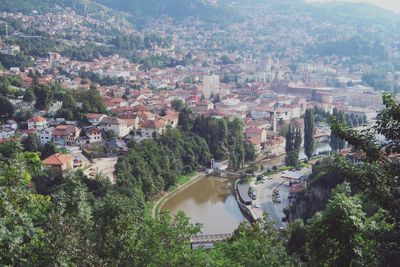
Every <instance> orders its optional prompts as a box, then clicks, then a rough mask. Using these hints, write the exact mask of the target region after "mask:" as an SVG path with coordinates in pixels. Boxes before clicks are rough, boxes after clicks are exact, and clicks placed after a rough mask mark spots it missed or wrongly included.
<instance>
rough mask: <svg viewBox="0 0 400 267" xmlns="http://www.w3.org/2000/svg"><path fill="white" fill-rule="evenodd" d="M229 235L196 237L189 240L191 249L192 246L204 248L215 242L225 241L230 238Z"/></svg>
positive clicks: (230, 235)
mask: <svg viewBox="0 0 400 267" xmlns="http://www.w3.org/2000/svg"><path fill="white" fill-rule="evenodd" d="M232 236H233V233H231V234H214V235H196V236H193V237H192V238H191V239H190V243H191V247H192V248H193V246H205V245H214V244H215V243H216V242H221V241H226V240H227V239H229V238H231V237H232Z"/></svg>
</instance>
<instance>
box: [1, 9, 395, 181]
mask: <svg viewBox="0 0 400 267" xmlns="http://www.w3.org/2000/svg"><path fill="white" fill-rule="evenodd" d="M1 17H2V18H4V19H7V18H10V17H11V18H13V19H14V20H17V21H18V23H20V24H22V26H21V28H25V29H27V28H28V25H30V26H29V27H31V25H32V24H33V22H34V24H33V25H37V27H38V29H39V30H41V31H45V32H47V33H48V34H49V35H50V36H52V37H51V38H61V40H62V42H63V43H64V45H78V46H82V45H84V43H85V42H87V41H88V40H95V39H103V40H106V39H109V37H105V36H104V35H102V34H100V35H99V32H96V31H94V30H93V28H90V27H88V25H89V26H90V25H97V26H98V27H103V24H102V23H103V22H101V21H100V20H98V19H93V18H90V17H84V16H82V15H78V14H77V13H75V12H73V11H72V10H65V11H60V12H55V13H49V14H44V15H38V14H35V13H34V12H33V14H31V15H23V14H21V13H19V14H13V13H6V12H3V13H2V14H1ZM277 19H278V18H277ZM110 20H113V19H112V18H111V19H110ZM192 23H194V25H191V24H192ZM104 25H115V24H113V23H111V21H106V22H104ZM276 25H278V24H276ZM169 27H173V24H171V23H168V20H167V19H166V21H155V22H154V27H153V28H152V32H151V34H159V35H160V36H161V38H165V37H167V32H168V31H169ZM186 27H196V22H191V23H189V22H187V23H186V24H184V25H183V26H182V28H175V33H174V34H173V35H172V38H170V40H171V43H170V44H169V45H168V46H163V47H159V46H157V45H151V46H150V47H148V48H145V49H144V50H141V51H140V53H141V54H148V53H151V54H153V55H161V56H168V57H171V58H173V59H174V60H176V61H182V60H183V59H184V58H185V57H189V58H190V61H191V64H190V65H187V64H183V65H179V63H178V64H177V65H176V66H170V67H169V66H165V67H150V68H143V64H141V63H133V62H132V60H130V59H128V58H126V57H124V56H123V55H119V54H112V55H109V56H99V57H97V58H95V59H93V60H92V61H84V60H77V59H73V58H71V57H68V56H65V55H63V54H62V53H60V52H56V51H49V52H48V53H46V54H45V55H43V56H40V57H39V56H31V57H30V59H29V60H30V61H31V62H30V63H31V64H29V65H30V66H27V67H18V66H17V65H18V64H16V66H13V65H10V66H9V68H3V69H2V70H1V71H0V75H1V77H18V79H19V81H20V82H19V83H18V84H16V85H10V87H11V89H10V90H13V91H15V95H16V96H17V97H15V98H14V99H12V104H13V106H14V108H15V114H21V113H23V112H24V111H26V110H27V107H31V108H32V109H31V111H33V112H31V113H30V117H26V118H24V119H22V118H18V119H17V118H14V117H11V118H9V120H7V121H6V122H5V123H4V124H3V125H2V128H1V131H0V137H1V142H5V141H7V140H13V139H24V138H26V137H28V136H30V135H37V136H38V139H39V140H40V145H42V146H43V145H45V144H46V143H49V142H51V143H53V144H54V145H56V146H58V147H62V148H66V149H67V150H70V149H71V151H76V150H74V149H73V148H74V147H79V151H81V152H79V153H76V152H75V154H74V153H71V152H70V153H71V154H73V155H72V156H70V157H62V158H60V157H58V158H57V160H56V159H55V158H54V157H57V155H55V156H54V155H53V156H52V157H53V158H50V159H49V160H44V163H45V164H47V163H46V162H51V163H52V164H50V165H52V166H54V165H55V164H54V162H58V163H57V167H59V168H61V169H62V170H65V169H68V170H69V169H71V168H74V167H80V166H82V162H84V163H85V164H84V165H87V166H85V167H90V164H89V162H90V161H91V160H93V159H94V158H106V157H116V156H120V155H123V154H124V153H127V151H128V147H127V143H128V142H129V141H130V140H135V141H137V142H141V141H143V140H145V139H149V138H153V137H154V136H155V135H161V134H163V133H164V132H165V131H166V130H167V129H171V128H176V127H177V126H178V122H179V113H180V111H181V109H182V107H176V106H174V105H173V103H174V102H175V103H183V104H184V106H187V107H188V108H190V109H191V110H192V112H193V113H194V114H198V115H201V116H207V117H212V118H224V117H225V118H230V119H233V118H241V119H243V121H244V123H245V132H244V134H245V137H246V139H247V140H248V141H249V142H250V143H252V144H253V145H254V147H255V149H256V151H257V153H258V157H259V158H260V159H262V158H266V157H275V156H279V155H282V154H285V147H286V142H285V134H284V133H285V131H286V129H287V127H288V125H294V126H296V127H298V128H300V129H301V130H302V131H304V121H303V117H304V114H305V111H306V110H307V109H315V110H318V111H320V112H322V113H325V114H332V113H333V110H334V109H335V110H336V111H337V112H343V113H344V114H345V115H346V117H347V116H348V117H349V118H350V117H351V120H353V121H352V123H353V122H354V123H353V124H354V126H363V125H364V124H366V123H367V122H370V121H372V120H373V119H374V118H375V116H376V113H377V111H378V110H379V109H380V108H381V107H382V105H381V104H380V103H381V93H380V92H379V91H376V90H374V88H372V87H369V86H366V85H365V82H363V80H362V76H363V74H364V73H365V72H367V71H368V70H369V69H370V68H371V67H370V66H367V65H359V66H352V68H346V67H345V66H344V65H341V63H340V62H343V60H345V59H344V58H340V57H335V58H331V60H330V61H329V62H326V61H324V59H323V58H317V59H315V60H313V61H310V60H309V61H308V62H307V63H303V64H298V65H297V66H296V67H295V68H293V66H292V65H291V60H292V59H293V57H294V56H296V53H294V51H297V50H298V49H297V48H296V47H292V46H290V45H289V44H285V46H288V47H287V53H286V56H285V55H283V57H282V56H281V57H279V58H278V57H276V56H274V55H273V54H270V55H268V54H266V55H264V56H262V57H254V51H258V49H256V48H257V46H255V48H254V49H253V50H252V52H251V53H250V52H249V53H247V52H245V50H244V51H241V52H240V53H239V52H233V53H232V52H229V50H225V49H224V48H223V47H221V48H219V45H218V40H212V39H213V36H214V34H215V33H216V32H218V30H217V29H216V30H215V32H213V31H211V32H207V33H204V34H207V35H209V37H207V36H203V37H201V36H200V35H198V37H197V38H196V37H195V36H191V35H190V34H191V33H192V31H189V30H188V29H187V28H186ZM197 27H199V28H200V29H201V28H202V26H201V24H199V25H197ZM112 30H113V29H111V28H110V29H108V31H112ZM115 30H118V31H122V32H123V33H124V34H130V33H132V32H133V31H131V32H129V30H128V29H127V28H124V26H120V27H119V28H116V29H115ZM70 31H73V32H74V34H77V35H79V38H80V39H79V40H80V44H78V43H71V41H68V40H66V39H65V38H66V36H67V35H68V34H69V32H70ZM154 31H155V32H154ZM233 32H235V33H239V32H240V33H241V34H246V32H245V31H237V29H232V33H233ZM196 33H197V34H201V30H200V31H196ZM227 33H229V30H228V32H226V33H225V34H227ZM140 34H146V32H143V33H140ZM248 34H250V33H248ZM7 35H10V37H9V38H23V36H24V33H21V32H18V31H14V32H7ZM25 38H36V37H34V36H25ZM38 38H40V37H38ZM234 38H236V37H234ZM238 38H239V37H238ZM274 38H277V40H282V38H281V37H280V36H279V35H276V34H275V35H274ZM310 38H311V37H310ZM196 39H197V41H196V45H193V42H194V41H195V40H196ZM72 40H73V39H72ZM198 41H200V42H198ZM202 41H204V42H205V43H202ZM178 47H179V49H177V48H178ZM206 47H209V49H211V50H212V49H215V50H212V51H213V52H208V51H207V50H206V49H205V48H206ZM0 48H1V49H0V53H1V54H3V55H8V56H14V55H17V54H18V53H21V47H20V45H18V44H13V43H10V42H8V40H7V38H6V39H4V40H3V41H0ZM189 54H190V55H189ZM398 74H399V73H395V76H393V77H397V78H398V77H399V75H398ZM397 82H398V83H399V82H400V81H397ZM55 84H57V85H58V86H60V87H61V88H63V90H65V91H66V93H67V94H69V92H74V91H76V90H89V89H90V88H92V89H95V90H96V91H97V92H98V93H99V95H100V96H101V98H102V99H104V105H105V108H106V109H105V110H104V112H103V113H86V114H84V116H83V118H82V119H80V120H73V119H71V118H64V117H58V116H56V115H58V114H59V113H58V111H59V110H60V109H62V107H63V102H62V101H55V100H54V101H51V103H50V104H51V105H49V106H48V107H46V109H37V108H36V109H34V108H33V107H35V103H34V101H30V102H27V101H26V100H24V95H25V93H26V91H27V90H29V89H30V88H32V87H33V86H35V85H36V86H37V85H38V86H50V85H55ZM77 102H78V103H77V104H78V106H82V105H83V103H82V102H79V99H77ZM25 114H26V113H25ZM328 124H329V123H328V120H327V119H326V118H325V120H322V121H321V122H320V123H318V125H317V128H316V131H315V138H316V140H317V141H318V142H321V143H323V142H325V143H327V142H328V143H329V140H330V136H331V132H330V129H329V125H328ZM94 151H95V152H94ZM88 158H90V159H88ZM90 174H91V175H94V174H95V173H94V172H91V173H90ZM109 176H111V178H110V179H113V178H112V172H111V173H110V174H109Z"/></svg>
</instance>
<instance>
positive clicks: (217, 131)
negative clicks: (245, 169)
mask: <svg viewBox="0 0 400 267" xmlns="http://www.w3.org/2000/svg"><path fill="white" fill-rule="evenodd" d="M188 124H189V123H188ZM192 124H193V126H192V129H191V131H192V132H193V133H195V134H197V135H199V136H200V137H202V138H204V139H205V140H206V142H207V144H208V147H209V148H210V152H211V154H212V155H213V157H214V159H216V160H223V159H227V158H228V159H229V161H230V164H231V167H232V168H233V169H235V170H237V169H239V168H240V167H241V165H242V163H243V162H244V160H245V142H244V135H243V122H242V121H241V120H240V119H234V120H232V121H229V120H227V119H213V118H209V117H204V116H199V117H196V118H195V119H194V121H193V123H192ZM248 152H251V151H248ZM248 156H249V157H250V158H251V157H253V155H250V154H249V155H248Z"/></svg>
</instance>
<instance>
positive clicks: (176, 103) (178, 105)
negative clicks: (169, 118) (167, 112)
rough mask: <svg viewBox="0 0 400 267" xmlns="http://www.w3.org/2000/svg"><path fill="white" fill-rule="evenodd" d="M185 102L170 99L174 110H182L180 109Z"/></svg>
mask: <svg viewBox="0 0 400 267" xmlns="http://www.w3.org/2000/svg"><path fill="white" fill-rule="evenodd" d="M185 106H186V105H185V103H184V102H183V101H182V100H180V99H174V100H172V101H171V107H172V108H173V109H174V110H175V111H178V112H180V111H182V109H183V108H184V107H185Z"/></svg>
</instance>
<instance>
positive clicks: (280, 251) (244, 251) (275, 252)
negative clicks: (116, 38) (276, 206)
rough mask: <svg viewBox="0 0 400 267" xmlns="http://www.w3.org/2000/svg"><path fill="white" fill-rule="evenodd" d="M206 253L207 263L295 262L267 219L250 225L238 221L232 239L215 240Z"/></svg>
mask: <svg viewBox="0 0 400 267" xmlns="http://www.w3.org/2000/svg"><path fill="white" fill-rule="evenodd" d="M209 254H210V257H211V259H210V262H208V264H205V265H210V266H296V261H295V260H294V259H293V258H291V257H290V256H288V255H287V253H286V249H285V246H284V242H283V241H281V240H279V235H278V232H277V231H276V230H275V229H274V226H273V224H272V223H271V222H270V221H268V219H264V221H263V222H262V223H260V224H255V225H253V226H250V225H248V224H241V225H239V227H238V228H237V229H236V230H235V232H234V234H233V237H232V238H231V239H229V240H228V241H227V242H221V243H218V244H216V246H215V248H214V249H212V250H211V251H210V252H209ZM297 265H298V264H297Z"/></svg>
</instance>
